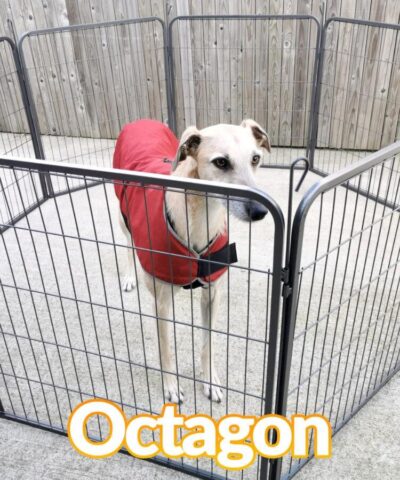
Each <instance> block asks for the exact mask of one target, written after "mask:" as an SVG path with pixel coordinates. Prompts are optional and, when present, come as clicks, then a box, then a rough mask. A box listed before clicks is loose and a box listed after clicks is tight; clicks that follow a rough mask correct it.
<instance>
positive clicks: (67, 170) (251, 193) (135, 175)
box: [0, 142, 400, 225]
mask: <svg viewBox="0 0 400 480" xmlns="http://www.w3.org/2000/svg"><path fill="white" fill-rule="evenodd" d="M399 143H400V142H399ZM0 166H6V167H10V168H19V169H28V170H35V171H40V172H46V173H52V172H56V173H62V174H66V175H69V174H72V175H80V176H83V177H89V178H99V179H106V180H112V181H115V180H119V181H122V182H135V183H142V184H145V185H160V186H163V187H173V188H179V189H182V190H195V191H197V192H205V193H207V192H210V193H218V194H225V195H229V196H238V197H242V198H247V199H249V200H255V201H257V202H259V203H261V204H263V205H265V206H266V207H267V208H268V209H269V211H270V213H271V214H272V215H273V217H274V220H275V222H276V223H277V222H282V225H283V224H284V221H283V213H282V210H281V209H280V207H279V205H278V204H277V203H276V201H275V200H274V199H273V198H272V197H270V196H269V195H268V194H267V193H265V192H263V191H262V190H259V189H253V188H250V187H246V186H242V185H233V184H229V183H222V182H210V181H207V180H197V179H189V178H182V177H175V176H172V175H160V174H153V173H146V172H135V171H130V170H119V169H115V168H98V167H91V166H81V165H73V164H68V163H59V162H50V161H46V162H41V161H37V160H26V159H24V158H20V157H11V156H0Z"/></svg>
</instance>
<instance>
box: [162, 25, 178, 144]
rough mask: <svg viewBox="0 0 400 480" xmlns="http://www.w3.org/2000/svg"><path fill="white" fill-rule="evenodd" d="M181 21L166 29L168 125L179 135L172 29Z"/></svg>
mask: <svg viewBox="0 0 400 480" xmlns="http://www.w3.org/2000/svg"><path fill="white" fill-rule="evenodd" d="M176 21H179V19H178V18H174V19H173V20H172V21H171V23H170V24H169V25H168V27H167V28H166V29H165V49H166V54H167V56H166V65H165V68H166V71H167V75H166V78H167V101H168V99H169V111H168V124H169V127H170V129H171V130H172V131H173V132H174V133H175V135H178V132H177V122H176V99H175V80H174V76H175V70H174V67H175V65H174V48H173V40H172V28H173V26H174V23H176Z"/></svg>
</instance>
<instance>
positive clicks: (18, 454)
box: [0, 375, 400, 480]
mask: <svg viewBox="0 0 400 480" xmlns="http://www.w3.org/2000/svg"><path fill="white" fill-rule="evenodd" d="M399 410H400V375H396V376H395V377H394V378H393V379H392V380H391V381H390V382H389V383H388V384H387V385H385V386H384V387H383V388H382V390H381V391H380V392H379V393H378V394H377V395H376V396H375V397H374V398H372V399H371V400H370V402H369V403H368V404H367V405H366V406H365V407H364V408H363V409H362V410H361V411H360V412H359V413H358V414H357V415H356V416H355V417H354V418H353V419H352V420H350V422H349V423H348V424H347V425H346V426H345V427H344V428H343V429H342V430H340V431H339V432H338V433H337V435H336V436H335V437H334V439H333V456H332V458H331V459H330V460H315V459H314V460H312V461H311V462H310V463H309V464H307V465H306V466H305V467H304V468H303V470H302V471H301V472H300V473H299V474H298V475H297V476H296V479H298V480H331V479H334V480H341V479H343V480H375V479H377V478H379V479H381V480H392V479H393V480H394V479H398V478H399V476H400V455H399V449H400V416H399V414H398V412H399ZM0 475H1V478H2V480H14V479H15V480H36V479H38V478H41V479H43V480H59V479H66V480H78V479H86V480H89V479H90V480H95V479H98V480H100V479H107V480H111V479H115V480H117V479H135V480H136V479H137V480H139V479H140V480H141V479H147V478H153V479H154V480H156V479H176V480H178V479H179V480H180V479H182V480H183V479H185V478H187V479H189V478H192V477H189V476H187V475H184V474H180V473H177V472H175V471H172V470H171V471H170V470H167V469H165V468H163V467H158V466H156V465H153V464H151V463H149V462H146V461H144V460H137V459H134V458H131V457H128V456H126V455H121V454H120V455H115V456H114V457H112V458H109V459H103V460H91V459H87V458H84V457H81V456H79V455H78V454H77V453H76V452H75V451H74V450H73V449H72V447H71V446H70V444H69V442H68V440H67V439H66V438H65V437H61V436H58V435H55V434H52V433H47V432H43V431H41V430H37V429H34V428H31V427H26V426H23V425H19V424H16V423H14V422H10V421H6V420H0Z"/></svg>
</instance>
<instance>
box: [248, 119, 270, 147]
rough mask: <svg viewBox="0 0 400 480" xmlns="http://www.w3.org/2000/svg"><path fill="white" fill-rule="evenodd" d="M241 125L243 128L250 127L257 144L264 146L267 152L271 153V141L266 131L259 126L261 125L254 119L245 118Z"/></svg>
mask: <svg viewBox="0 0 400 480" xmlns="http://www.w3.org/2000/svg"><path fill="white" fill-rule="evenodd" d="M241 126H242V127H244V128H250V129H251V131H252V133H253V135H254V138H255V139H256V142H257V145H258V146H259V147H262V148H265V149H266V150H267V152H268V153H271V141H270V139H269V136H268V133H267V132H266V131H265V130H264V129H263V128H262V127H261V125H259V124H258V123H257V122H256V121H255V120H252V119H251V118H247V119H246V120H243V122H242V123H241Z"/></svg>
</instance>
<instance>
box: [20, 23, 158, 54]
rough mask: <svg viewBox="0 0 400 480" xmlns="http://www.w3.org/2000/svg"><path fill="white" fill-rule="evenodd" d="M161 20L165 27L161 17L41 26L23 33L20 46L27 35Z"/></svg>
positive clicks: (33, 35) (32, 35)
mask: <svg viewBox="0 0 400 480" xmlns="http://www.w3.org/2000/svg"><path fill="white" fill-rule="evenodd" d="M151 22H159V23H160V24H161V25H162V27H163V28H164V21H163V20H162V19H161V18H159V17H142V18H128V19H125V20H112V21H109V22H100V23H81V24H77V25H65V26H62V27H52V28H41V29H38V30H30V31H28V32H25V33H23V34H22V35H21V36H20V37H19V39H18V48H21V45H22V42H23V41H24V40H25V38H27V37H37V36H39V35H46V34H48V33H63V32H74V31H79V30H95V29H98V28H107V27H114V26H119V25H131V24H137V23H151Z"/></svg>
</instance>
